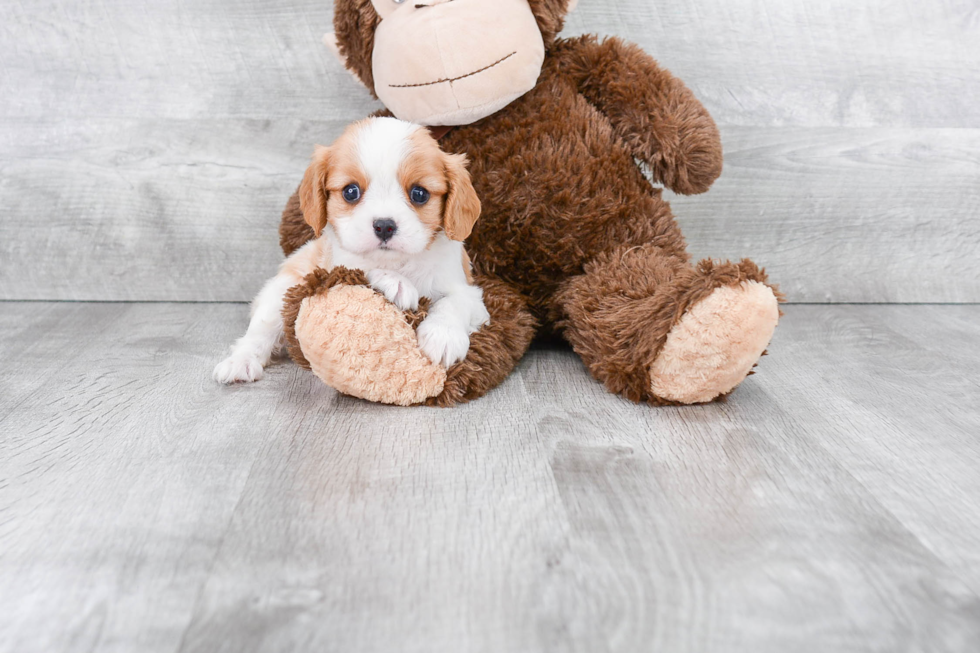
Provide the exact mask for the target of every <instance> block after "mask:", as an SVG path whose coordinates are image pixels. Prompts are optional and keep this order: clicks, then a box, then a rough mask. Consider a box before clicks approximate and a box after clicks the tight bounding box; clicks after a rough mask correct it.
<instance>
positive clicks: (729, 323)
mask: <svg viewBox="0 0 980 653" xmlns="http://www.w3.org/2000/svg"><path fill="white" fill-rule="evenodd" d="M778 321H779V305H778V302H777V301H776V296H775V295H774V294H773V292H772V290H770V289H769V287H768V286H766V285H765V284H762V283H759V282H758V281H746V282H744V283H742V284H741V285H739V286H734V287H733V286H725V287H722V288H718V289H717V290H715V291H714V292H712V293H711V294H710V295H708V296H707V297H705V298H704V299H702V300H701V301H699V302H698V303H697V304H695V305H694V306H692V307H691V308H690V309H688V311H687V313H685V314H684V317H682V318H681V321H680V322H678V323H677V325H676V326H675V327H674V328H673V329H671V330H670V333H669V334H667V342H666V343H665V344H664V347H663V349H661V350H660V354H659V355H658V356H657V360H655V361H654V362H653V365H652V366H651V368H650V381H651V390H652V392H653V394H655V395H656V396H658V397H661V398H663V399H667V400H669V401H675V402H678V403H682V404H696V403H703V402H707V401H711V400H712V399H715V398H716V397H718V396H720V395H723V394H726V393H728V392H731V390H732V389H733V388H734V387H735V386H737V385H738V384H739V383H741V382H742V380H743V379H744V378H745V377H746V376H747V375H748V373H749V372H750V371H751V370H752V366H753V365H755V363H756V362H757V361H758V360H759V357H760V356H762V352H763V351H765V349H766V347H767V346H768V345H769V341H770V339H771V338H772V334H773V331H774V330H775V329H776V323H777V322H778Z"/></svg>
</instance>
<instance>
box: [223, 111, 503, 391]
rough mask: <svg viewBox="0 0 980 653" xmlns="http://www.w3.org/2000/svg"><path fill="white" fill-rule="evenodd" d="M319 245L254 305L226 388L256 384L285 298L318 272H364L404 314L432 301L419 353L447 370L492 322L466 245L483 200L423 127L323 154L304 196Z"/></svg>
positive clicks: (378, 133) (292, 260) (394, 125)
mask: <svg viewBox="0 0 980 653" xmlns="http://www.w3.org/2000/svg"><path fill="white" fill-rule="evenodd" d="M299 197H300V208H301V210H302V211H303V217H304V218H305V220H306V222H307V223H308V224H309V225H310V226H311V227H312V228H313V232H314V233H315V234H316V238H315V239H314V240H311V241H310V242H308V243H307V244H306V245H304V246H303V247H302V248H300V249H299V250H297V251H296V252H294V253H293V254H292V255H291V256H290V257H289V258H287V259H286V260H285V262H284V263H283V264H282V267H281V268H280V269H279V274H277V275H276V276H275V277H273V278H272V279H270V280H269V281H268V282H267V283H266V284H265V286H264V287H263V288H262V291H261V292H260V293H259V294H258V296H257V297H256V298H255V300H254V301H253V302H252V319H251V322H250V323H249V325H248V330H247V331H246V333H245V335H244V336H242V337H241V338H240V339H239V340H238V341H237V342H236V343H235V344H234V345H233V346H232V348H231V355H230V356H228V358H226V359H225V360H224V361H222V362H221V363H219V364H218V366H217V367H215V368H214V378H215V380H216V381H218V382H219V383H235V382H236V381H257V380H259V379H260V378H262V368H263V367H264V366H266V365H267V364H268V363H269V360H270V359H271V358H272V354H273V351H274V350H275V349H276V348H277V347H279V346H281V343H282V336H283V323H282V308H283V298H284V296H285V294H286V291H288V290H289V289H290V288H291V287H293V286H295V285H297V284H299V283H301V282H302V281H303V278H304V277H305V276H306V275H307V274H309V273H310V272H313V270H315V269H316V268H324V269H330V268H332V267H333V266H337V265H343V266H345V267H348V268H351V269H358V270H363V271H364V272H365V274H366V275H367V278H368V281H369V282H370V284H371V286H372V287H373V288H374V289H375V290H377V291H378V292H380V293H381V294H383V295H384V296H385V297H386V298H387V299H388V300H389V301H390V302H392V303H393V304H394V305H395V306H397V307H398V308H400V309H402V310H408V309H415V308H418V304H419V298H420V297H428V298H429V299H430V300H431V302H432V303H431V305H430V307H429V311H428V314H427V315H426V318H425V319H424V320H423V321H422V323H421V324H420V325H419V327H418V330H417V336H418V340H419V347H420V348H421V349H422V351H423V352H424V353H425V355H426V356H428V357H429V359H431V360H432V361H433V362H435V363H439V364H442V365H445V366H446V367H448V366H450V365H452V364H453V363H456V362H458V361H461V360H463V358H465V357H466V352H467V350H469V346H470V338H469V336H470V334H471V333H473V332H475V331H476V330H477V329H479V328H480V327H481V326H482V325H484V324H486V323H487V322H489V320H490V315H489V314H488V313H487V309H486V307H485V306H484V305H483V291H482V290H481V289H480V288H478V287H477V286H474V285H473V283H472V276H471V273H470V262H469V258H468V257H467V255H466V251H465V250H464V249H463V242H462V241H463V240H464V239H465V238H466V237H467V236H468V235H469V234H470V231H471V230H472V229H473V225H474V223H475V222H476V220H477V218H478V217H480V200H479V199H478V198H477V196H476V192H475V191H474V190H473V185H472V184H471V183H470V175H469V173H468V172H467V170H466V158H465V157H464V156H463V155H450V154H446V153H444V152H443V151H442V150H440V149H439V146H438V144H437V143H436V141H435V139H433V138H432V136H431V135H430V134H429V132H428V130H427V129H426V128H424V127H420V126H418V125H414V124H412V123H408V122H403V121H401V120H396V119H394V118H369V119H367V120H362V121H360V122H357V123H354V124H353V125H351V126H349V127H348V128H347V129H346V130H345V131H344V133H343V134H342V135H341V136H340V138H339V139H337V141H336V142H335V143H334V144H333V145H331V146H330V147H317V149H316V152H315V154H314V155H313V162H312V163H311V164H310V167H309V169H307V171H306V175H305V176H304V177H303V181H302V183H301V184H300V189H299Z"/></svg>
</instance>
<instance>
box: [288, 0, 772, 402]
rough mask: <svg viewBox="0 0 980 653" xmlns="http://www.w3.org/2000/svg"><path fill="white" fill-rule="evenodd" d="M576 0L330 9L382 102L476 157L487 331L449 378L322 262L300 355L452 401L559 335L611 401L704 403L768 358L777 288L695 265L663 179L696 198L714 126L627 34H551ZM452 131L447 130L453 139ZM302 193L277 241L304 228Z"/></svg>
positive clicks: (320, 365) (302, 320)
mask: <svg viewBox="0 0 980 653" xmlns="http://www.w3.org/2000/svg"><path fill="white" fill-rule="evenodd" d="M573 1H574V0H426V1H425V2H423V3H418V4H416V3H415V2H414V1H412V0H410V1H409V2H405V1H404V0H336V2H335V16H334V27H335V30H336V34H335V35H331V37H330V38H328V45H330V44H334V46H335V51H336V52H337V54H338V56H339V57H340V58H341V60H342V61H343V62H344V64H345V66H346V67H347V68H348V70H349V71H350V72H351V73H353V75H354V76H356V78H357V79H359V80H360V81H361V82H363V84H364V85H365V86H366V87H367V88H368V89H369V90H370V91H371V93H372V94H373V95H374V96H375V97H377V98H379V99H380V100H381V101H382V102H383V103H384V104H385V106H386V109H387V110H386V111H383V112H381V113H382V114H383V115H394V116H396V117H398V118H401V119H403V120H410V121H414V122H417V123H420V124H423V125H427V126H429V127H430V128H431V129H432V130H433V133H434V134H437V135H441V136H442V137H441V140H440V146H441V147H442V148H443V149H444V150H445V151H447V152H450V153H461V154H465V155H466V157H467V158H468V160H469V161H470V173H471V176H472V179H473V184H474V186H475V188H476V191H477V193H478V195H479V197H480V200H481V202H482V203H483V213H482V216H481V218H480V219H479V221H478V222H477V224H476V226H475V228H474V229H473V232H472V234H471V236H470V237H469V239H468V240H467V242H466V247H467V250H468V252H469V253H470V256H471V259H472V266H473V272H474V275H475V279H476V281H477V283H478V284H479V285H480V286H481V287H482V288H483V291H484V299H485V303H486V306H487V309H488V311H489V313H490V316H491V319H490V323H489V324H488V325H486V326H484V327H483V328H482V329H481V330H480V331H478V332H477V333H474V334H473V335H472V336H471V342H470V351H469V354H468V355H467V357H466V359H465V360H463V361H461V362H460V363H458V364H456V365H454V366H453V367H451V368H449V369H448V370H446V369H444V368H442V367H440V366H438V365H435V364H433V363H431V362H430V361H429V360H428V359H427V358H426V357H425V356H424V355H423V354H422V353H421V352H420V350H419V348H418V344H417V342H416V339H415V335H414V331H413V329H414V327H415V326H416V325H417V324H418V323H419V322H420V320H421V318H422V317H424V307H422V308H421V309H420V311H419V312H416V313H412V314H406V313H403V312H402V311H400V310H398V309H397V308H395V307H394V305H392V304H390V303H388V302H387V301H386V300H385V299H384V298H383V297H382V296H381V295H379V294H377V293H376V292H374V291H373V290H372V289H371V288H370V287H369V286H368V285H367V282H366V280H365V279H364V275H363V274H361V273H360V272H358V271H351V270H346V269H343V268H341V269H335V270H332V271H326V270H318V271H317V272H316V273H314V274H312V275H310V276H309V277H307V279H306V281H305V283H304V284H302V285H300V286H297V287H296V288H293V289H292V291H290V293H289V295H288V296H287V299H286V302H285V307H284V313H283V315H284V321H285V325H286V338H287V344H288V346H289V349H290V352H291V354H292V356H293V358H294V360H296V361H297V362H298V363H300V364H301V365H304V366H306V367H308V368H310V369H312V370H313V371H314V372H315V373H316V374H317V375H318V376H319V377H320V378H321V379H323V381H325V382H326V383H327V384H329V385H331V386H332V387H334V388H336V389H338V390H340V391H341V392H345V393H347V394H352V395H355V396H358V397H363V398H366V399H370V400H372V401H380V402H384V403H391V404H400V405H411V404H420V403H426V404H430V405H441V406H448V405H453V404H456V403H459V402H464V401H468V400H472V399H474V398H477V397H479V396H481V395H483V394H484V393H486V392H487V391H488V390H490V389H491V388H493V387H494V386H496V385H497V384H499V383H500V382H501V381H502V380H503V379H504V378H505V377H506V376H507V374H509V373H510V371H511V370H512V369H513V367H514V366H515V365H516V364H517V363H518V361H520V359H521V357H522V356H523V355H524V353H525V351H526V350H527V348H528V346H529V344H530V343H531V341H532V339H533V338H534V337H535V336H536V335H558V336H560V337H562V338H564V339H565V340H566V341H567V342H568V343H569V344H570V345H571V346H572V348H573V349H574V350H575V352H576V353H577V354H578V355H579V356H581V358H582V360H583V361H584V363H585V365H586V366H587V368H588V370H589V372H590V373H591V374H592V376H593V377H595V378H596V379H597V380H598V381H601V382H602V383H603V384H604V385H605V386H606V388H608V389H609V391H611V392H615V393H619V394H621V395H622V396H624V397H626V398H628V399H630V400H632V401H636V402H649V403H652V404H693V403H702V402H709V401H712V400H715V399H717V398H719V397H722V396H724V395H726V394H728V393H729V392H731V391H732V390H733V389H734V388H735V386H737V385H738V384H739V383H740V382H741V381H742V380H743V379H744V378H745V377H746V376H747V375H748V374H750V373H751V370H752V368H753V367H754V366H755V364H756V363H757V361H758V360H759V358H760V356H761V355H762V354H763V353H764V350H765V349H766V346H767V345H768V343H769V341H770V338H771V337H772V335H773V330H774V329H775V327H776V323H777V321H778V318H779V308H778V301H779V299H780V296H779V294H778V291H777V290H776V289H775V288H774V287H773V286H771V285H769V284H768V281H767V277H766V274H765V272H764V271H763V270H762V269H760V268H759V267H758V266H757V265H756V264H755V263H753V262H752V261H749V260H742V261H741V262H738V263H733V262H714V261H711V260H703V261H700V262H697V263H693V262H692V261H691V259H690V256H689V255H688V253H687V251H686V245H685V242H684V236H683V235H682V234H681V231H680V228H679V227H678V225H677V223H676V222H675V220H674V217H673V215H672V214H671V210H670V206H669V205H668V204H667V202H665V201H664V200H663V199H662V197H661V190H660V189H659V188H657V187H656V186H654V185H653V184H651V183H650V181H649V180H648V179H647V177H646V176H644V172H643V170H642V169H641V167H640V165H638V164H637V161H639V162H642V164H644V165H645V166H647V167H648V170H649V172H650V173H652V177H653V180H654V181H655V182H657V183H659V184H663V185H664V186H666V187H667V188H670V189H671V190H673V191H675V192H677V193H683V194H695V193H702V192H704V191H706V190H708V188H709V187H710V186H711V184H712V183H713V182H714V180H715V179H716V178H717V177H718V175H719V174H720V173H721V169H722V150H721V141H720V137H719V134H718V129H717V128H716V126H715V123H714V122H713V120H712V119H711V117H710V116H709V115H708V112H707V111H706V110H705V108H704V107H703V106H702V105H701V103H700V102H699V101H698V100H697V99H696V98H695V97H694V95H693V94H692V93H691V91H690V90H688V89H687V88H686V87H685V86H684V84H683V83H681V81H680V80H678V79H677V78H675V77H673V76H672V75H671V74H670V73H669V72H667V71H666V70H664V69H663V68H661V67H660V66H659V65H658V64H657V63H656V62H655V61H654V60H653V59H652V58H651V57H650V56H648V55H647V54H646V53H644V52H643V51H642V50H641V49H639V48H638V47H637V46H635V45H631V44H629V43H625V42H623V41H621V40H619V39H617V38H607V39H604V40H600V39H598V38H596V37H595V36H591V35H586V36H580V37H575V38H567V39H560V38H557V35H558V32H559V31H560V30H561V28H562V23H563V20H564V17H565V15H566V13H567V11H568V10H569V9H570V7H569V5H570V3H571V2H573ZM443 134H444V135H443ZM302 209H303V207H302V206H301V203H300V201H299V199H298V197H297V196H296V195H294V196H293V197H292V198H291V199H290V201H289V203H288V205H287V206H286V209H285V211H284V213H283V218H282V224H281V227H280V242H281V245H282V248H283V251H284V252H285V253H286V254H287V255H288V254H290V253H291V252H293V251H294V250H296V249H297V248H299V247H300V246H302V245H303V244H304V243H305V242H306V241H308V240H309V239H311V238H312V237H313V231H312V229H311V228H310V227H309V225H308V224H307V223H306V222H305V220H304V216H303V210H302Z"/></svg>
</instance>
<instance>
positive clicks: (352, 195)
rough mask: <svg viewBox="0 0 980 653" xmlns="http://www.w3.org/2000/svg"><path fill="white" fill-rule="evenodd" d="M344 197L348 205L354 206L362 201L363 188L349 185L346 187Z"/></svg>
mask: <svg viewBox="0 0 980 653" xmlns="http://www.w3.org/2000/svg"><path fill="white" fill-rule="evenodd" d="M343 195H344V199H345V200H346V201H347V203H348V204H353V203H354V202H356V201H357V200H359V199H361V187H360V186H358V185H357V184H347V185H346V186H344V190H343Z"/></svg>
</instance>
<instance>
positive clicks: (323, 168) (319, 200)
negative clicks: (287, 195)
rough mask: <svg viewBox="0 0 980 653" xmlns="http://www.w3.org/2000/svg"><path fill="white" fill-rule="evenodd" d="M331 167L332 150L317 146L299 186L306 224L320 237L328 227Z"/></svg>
mask: <svg viewBox="0 0 980 653" xmlns="http://www.w3.org/2000/svg"><path fill="white" fill-rule="evenodd" d="M329 167H330V148H329V147H323V146H322V145H317V146H316V151H315V152H314V153H313V161H312V163H310V167H309V168H307V169H306V174H305V175H303V181H302V182H300V185H299V208H300V210H301V211H302V212H303V219H304V220H306V224H308V225H310V226H311V227H313V233H314V234H316V237H317V238H319V237H320V233H321V232H322V231H323V228H324V227H326V226H327V172H328V169H329Z"/></svg>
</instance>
